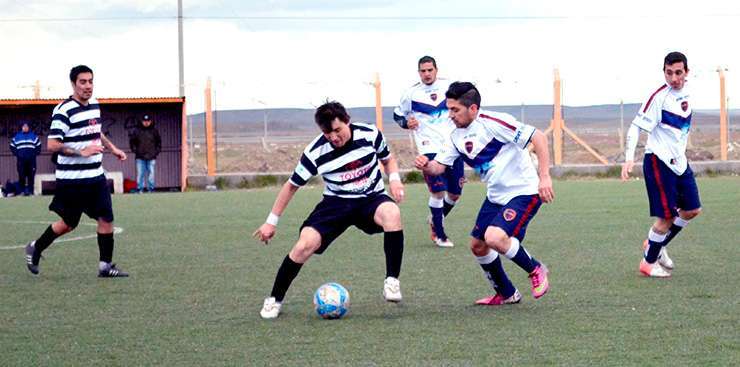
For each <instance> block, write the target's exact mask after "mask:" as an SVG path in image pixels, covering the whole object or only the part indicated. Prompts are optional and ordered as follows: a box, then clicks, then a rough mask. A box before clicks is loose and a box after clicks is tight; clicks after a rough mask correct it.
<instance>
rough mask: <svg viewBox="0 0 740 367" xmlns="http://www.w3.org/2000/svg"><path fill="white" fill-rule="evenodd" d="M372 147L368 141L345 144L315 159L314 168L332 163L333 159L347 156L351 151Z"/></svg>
mask: <svg viewBox="0 0 740 367" xmlns="http://www.w3.org/2000/svg"><path fill="white" fill-rule="evenodd" d="M372 145H373V143H371V142H369V141H367V140H365V139H362V140H353V141H350V142H347V144H345V145H344V146H343V147H341V148H339V149H334V150H332V151H331V152H329V153H326V154H324V155H322V156H320V157H319V158H317V159H316V166H317V167H321V165H322V164H325V163H328V162H331V161H333V160H335V159H337V158H339V157H341V156H343V155H345V154H347V153H349V152H351V151H353V150H355V149H359V148H362V147H369V146H372Z"/></svg>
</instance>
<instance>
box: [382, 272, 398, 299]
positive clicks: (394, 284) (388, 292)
mask: <svg viewBox="0 0 740 367" xmlns="http://www.w3.org/2000/svg"><path fill="white" fill-rule="evenodd" d="M383 297H385V300H386V301H388V302H400V301H401V298H402V297H401V282H399V281H398V279H396V278H394V277H388V278H385V282H383Z"/></svg>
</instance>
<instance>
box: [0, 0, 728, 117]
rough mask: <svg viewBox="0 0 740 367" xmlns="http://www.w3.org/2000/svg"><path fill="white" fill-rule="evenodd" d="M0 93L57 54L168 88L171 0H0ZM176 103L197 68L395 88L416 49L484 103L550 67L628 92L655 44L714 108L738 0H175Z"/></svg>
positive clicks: (572, 80)
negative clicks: (682, 62) (679, 57)
mask: <svg viewBox="0 0 740 367" xmlns="http://www.w3.org/2000/svg"><path fill="white" fill-rule="evenodd" d="M0 9H2V12H0V50H2V53H1V55H2V57H0V65H2V67H1V68H0V98H30V97H32V96H33V90H32V88H31V86H32V85H33V84H34V83H35V81H36V80H39V81H40V84H41V94H42V97H45V98H62V97H66V96H68V95H69V94H70V93H71V88H70V84H69V79H68V74H69V69H70V68H71V67H72V66H74V65H78V64H86V65H88V66H90V67H92V68H93V70H94V71H95V88H96V89H95V95H96V96H97V97H166V96H176V95H178V93H179V89H178V87H179V85H178V84H179V82H178V47H177V20H176V16H177V1H176V0H107V1H98V2H91V1H81V0H61V1H60V0H57V1H51V0H41V1H33V0H31V1H8V0H0ZM183 9H184V10H183V16H184V49H185V53H184V57H185V89H186V93H185V94H186V97H187V101H188V102H187V104H188V105H187V110H188V112H189V113H197V112H202V111H203V108H204V88H205V84H206V80H207V79H208V78H209V77H210V78H211V80H212V87H213V91H214V106H215V107H216V108H218V109H261V108H282V107H296V108H313V107H315V106H317V105H319V104H321V103H322V102H323V101H325V100H337V101H340V102H342V103H344V104H345V105H346V106H349V107H361V106H373V105H374V103H375V89H374V88H373V85H372V82H373V80H374V77H375V75H376V73H377V74H378V76H379V77H380V82H381V90H382V103H383V105H386V106H392V105H395V104H397V103H398V100H399V98H400V96H401V93H402V91H403V90H404V89H405V88H407V87H409V86H411V85H412V84H413V83H415V82H417V81H418V75H417V73H416V69H417V64H416V63H417V60H418V59H419V58H420V57H421V56H424V55H431V56H433V57H435V58H436V60H437V64H438V68H439V76H440V77H444V78H448V79H452V80H466V81H472V82H474V83H476V85H477V86H478V87H479V89H480V90H481V94H482V96H483V104H484V105H518V104H521V103H524V104H551V103H552V100H553V90H552V84H553V71H554V69H556V68H557V69H558V70H559V72H560V75H561V78H562V80H563V95H562V98H563V103H564V104H566V105H571V106H584V105H596V104H612V103H619V102H620V100H623V101H624V102H625V103H640V102H642V101H644V100H645V99H647V98H648V97H649V95H650V94H651V93H652V91H654V90H655V89H657V88H658V87H659V86H660V85H661V84H662V83H663V74H662V71H661V68H662V60H663V57H664V56H665V54H666V53H668V52H670V51H675V50H677V51H682V52H684V53H685V54H686V55H687V56H688V60H689V68H690V73H689V77H690V79H689V83H688V86H689V88H690V94H691V96H692V103H693V106H694V107H695V108H706V109H716V108H719V81H718V80H719V78H718V73H717V69H718V67H720V68H723V69H726V70H727V71H726V72H725V74H726V77H727V95H728V98H729V105H730V107H731V108H733V107H735V106H738V107H740V101H738V102H737V103H736V102H735V98H736V96H740V85H739V84H740V79H738V78H737V77H735V74H736V73H737V72H738V71H740V47H737V45H735V44H733V42H732V41H733V39H734V37H735V36H736V35H738V34H740V3H737V2H731V1H714V0H705V1H701V2H697V1H644V0H639V1H638V0H623V1H621V2H606V3H604V2H598V1H568V0H564V1H547V0H531V1H490V0H488V1H486V0H466V1H460V2H451V1H438V0H428V1H405V0H395V1H389V0H375V1H372V0H343V1H323V2H317V1H305V0H268V1H260V0H250V1H247V2H244V1H236V0H213V1H191V0H183Z"/></svg>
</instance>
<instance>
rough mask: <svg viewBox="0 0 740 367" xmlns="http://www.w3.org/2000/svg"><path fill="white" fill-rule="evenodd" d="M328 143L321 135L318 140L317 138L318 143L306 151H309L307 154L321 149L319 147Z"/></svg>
mask: <svg viewBox="0 0 740 367" xmlns="http://www.w3.org/2000/svg"><path fill="white" fill-rule="evenodd" d="M328 142H329V139H327V138H326V137H325V136H323V135H321V137H320V138H319V140H318V141H317V142H316V144H314V145H313V146H312V147H311V149H309V150H308V151H309V152H313V151H314V150H316V149H319V148H321V147H322V146H323V145H324V144H326V143H328Z"/></svg>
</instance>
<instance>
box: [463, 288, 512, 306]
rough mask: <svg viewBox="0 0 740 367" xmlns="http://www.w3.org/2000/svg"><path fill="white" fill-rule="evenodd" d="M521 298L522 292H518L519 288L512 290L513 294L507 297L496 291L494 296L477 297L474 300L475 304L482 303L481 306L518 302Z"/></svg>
mask: <svg viewBox="0 0 740 367" xmlns="http://www.w3.org/2000/svg"><path fill="white" fill-rule="evenodd" d="M521 300H522V294H521V293H519V290H516V289H515V290H514V294H512V295H511V297H509V298H504V296H502V295H500V294H498V293H496V295H495V296H490V297H486V298H482V299H479V300H477V301H475V304H476V305H483V306H501V305H511V304H515V303H519V302H520V301H521Z"/></svg>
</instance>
